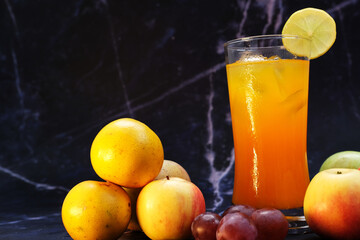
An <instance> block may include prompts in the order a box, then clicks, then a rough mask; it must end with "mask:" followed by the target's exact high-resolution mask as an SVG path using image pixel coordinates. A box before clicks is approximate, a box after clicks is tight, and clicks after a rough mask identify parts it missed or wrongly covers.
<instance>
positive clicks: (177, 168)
mask: <svg viewBox="0 0 360 240" xmlns="http://www.w3.org/2000/svg"><path fill="white" fill-rule="evenodd" d="M167 176H168V177H179V178H182V179H185V180H187V181H191V180H190V176H189V174H188V173H187V172H186V170H185V169H184V168H183V167H182V166H181V165H180V164H179V163H177V162H174V161H171V160H166V159H165V160H164V162H163V165H162V167H161V170H160V173H159V175H157V177H156V178H155V179H162V178H166V177H167Z"/></svg>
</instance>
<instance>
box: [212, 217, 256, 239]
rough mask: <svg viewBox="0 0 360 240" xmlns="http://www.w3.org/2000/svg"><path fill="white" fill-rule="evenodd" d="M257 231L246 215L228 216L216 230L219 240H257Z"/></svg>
mask: <svg viewBox="0 0 360 240" xmlns="http://www.w3.org/2000/svg"><path fill="white" fill-rule="evenodd" d="M257 235H258V233H257V229H256V227H255V225H254V224H253V223H252V221H251V220H250V218H249V217H248V216H247V215H245V214H244V213H239V212H234V213H228V214H226V215H225V216H224V217H223V218H222V219H221V221H220V223H219V225H218V228H217V230H216V239H217V240H255V239H256V237H257Z"/></svg>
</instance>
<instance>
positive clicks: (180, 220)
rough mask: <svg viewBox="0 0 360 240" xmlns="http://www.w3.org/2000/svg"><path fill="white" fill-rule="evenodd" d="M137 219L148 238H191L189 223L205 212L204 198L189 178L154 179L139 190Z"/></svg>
mask: <svg viewBox="0 0 360 240" xmlns="http://www.w3.org/2000/svg"><path fill="white" fill-rule="evenodd" d="M136 212H137V217H138V221H139V224H140V227H141V229H142V230H143V232H144V233H145V234H146V235H147V236H148V237H149V238H151V239H188V238H191V236H192V234H191V223H192V222H193V220H194V219H195V217H196V216H198V215H199V214H201V213H204V212H205V199H204V196H203V194H202V192H201V191H200V189H199V188H198V187H197V186H196V185H195V184H194V183H192V182H189V181H186V180H184V179H181V178H177V177H167V178H163V179H160V180H154V181H152V182H150V183H149V184H147V185H146V186H145V187H144V188H143V189H142V190H141V192H140V194H139V196H138V200H137V205H136Z"/></svg>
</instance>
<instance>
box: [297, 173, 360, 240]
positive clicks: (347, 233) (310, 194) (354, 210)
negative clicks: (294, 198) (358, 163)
mask: <svg viewBox="0 0 360 240" xmlns="http://www.w3.org/2000/svg"><path fill="white" fill-rule="evenodd" d="M359 206H360V171H358V170H357V169H346V168H333V169H328V170H324V171H321V172H319V173H318V174H316V175H315V177H314V178H313V179H312V180H311V182H310V184H309V186H308V188H307V190H306V193H305V198H304V215H305V218H306V221H307V223H308V225H309V227H310V228H311V229H312V230H313V231H314V232H315V233H317V234H318V235H320V236H322V237H325V238H326V237H327V238H330V239H347V240H353V239H359V236H360V227H359V226H360V207H359Z"/></svg>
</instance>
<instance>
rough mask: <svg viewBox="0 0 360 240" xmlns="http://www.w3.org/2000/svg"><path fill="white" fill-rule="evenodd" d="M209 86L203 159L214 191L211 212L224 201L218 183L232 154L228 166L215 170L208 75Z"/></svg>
mask: <svg viewBox="0 0 360 240" xmlns="http://www.w3.org/2000/svg"><path fill="white" fill-rule="evenodd" d="M209 85H210V93H209V96H208V111H207V122H206V128H207V132H208V139H207V143H206V149H205V156H204V157H205V159H206V160H207V161H208V163H209V166H210V175H209V179H208V180H209V183H211V184H212V187H213V191H214V195H215V198H214V203H213V207H212V208H211V210H212V211H214V210H217V208H218V207H219V206H221V204H222V203H223V201H224V198H223V196H222V195H223V194H224V193H223V192H222V191H221V189H220V183H221V180H222V179H223V178H224V177H225V176H227V174H228V173H229V171H230V169H231V168H232V165H233V163H234V158H233V156H232V155H233V154H231V157H230V159H229V161H228V162H229V164H228V166H226V167H225V170H224V169H220V170H219V169H217V168H216V167H215V164H214V163H215V159H216V153H215V151H214V148H213V147H214V127H215V126H214V124H213V120H212V114H213V110H214V106H213V100H214V96H215V90H214V83H213V75H212V74H210V76H209Z"/></svg>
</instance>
